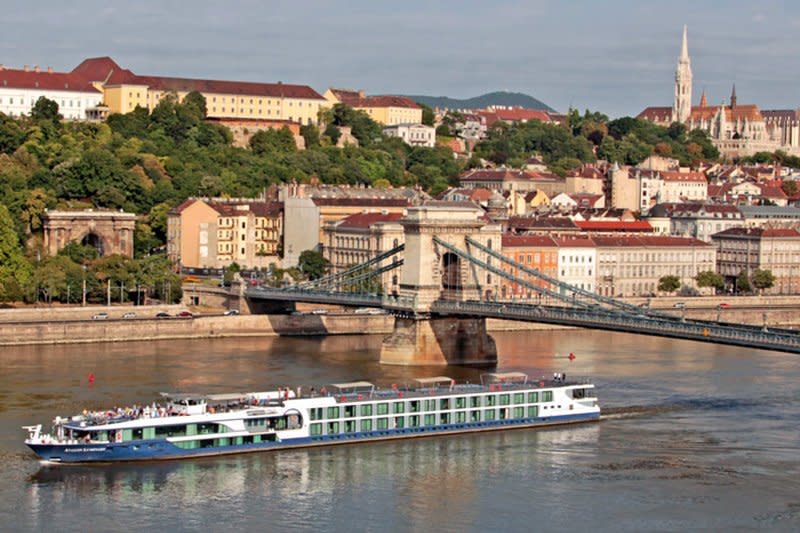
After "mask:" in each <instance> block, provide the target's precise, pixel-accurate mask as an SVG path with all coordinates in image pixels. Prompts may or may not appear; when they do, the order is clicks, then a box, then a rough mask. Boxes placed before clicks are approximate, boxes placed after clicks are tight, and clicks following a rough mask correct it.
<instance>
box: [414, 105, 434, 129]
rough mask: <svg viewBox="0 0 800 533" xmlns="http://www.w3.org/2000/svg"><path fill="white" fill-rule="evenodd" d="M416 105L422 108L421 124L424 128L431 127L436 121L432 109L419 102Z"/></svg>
mask: <svg viewBox="0 0 800 533" xmlns="http://www.w3.org/2000/svg"><path fill="white" fill-rule="evenodd" d="M417 105H418V106H420V107H421V108H422V123H423V124H425V125H426V126H433V123H434V122H435V121H436V113H434V112H433V109H431V108H430V106H427V105H425V104H421V103H419V102H417Z"/></svg>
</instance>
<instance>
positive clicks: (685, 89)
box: [672, 25, 692, 124]
mask: <svg viewBox="0 0 800 533" xmlns="http://www.w3.org/2000/svg"><path fill="white" fill-rule="evenodd" d="M691 115H692V64H691V60H690V59H689V44H688V39H687V30H686V25H684V26H683V40H682V42H681V55H680V57H679V58H678V67H677V68H676V69H675V100H674V102H673V104H672V121H673V122H681V123H683V124H686V123H687V122H688V121H689V118H690V117H691Z"/></svg>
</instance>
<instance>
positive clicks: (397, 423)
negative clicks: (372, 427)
mask: <svg viewBox="0 0 800 533" xmlns="http://www.w3.org/2000/svg"><path fill="white" fill-rule="evenodd" d="M405 425H406V420H405V417H402V416H396V417H394V427H395V428H396V429H403V428H404V427H405Z"/></svg>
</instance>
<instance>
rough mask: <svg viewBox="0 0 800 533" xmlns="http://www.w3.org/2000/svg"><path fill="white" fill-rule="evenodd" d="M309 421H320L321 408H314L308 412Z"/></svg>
mask: <svg viewBox="0 0 800 533" xmlns="http://www.w3.org/2000/svg"><path fill="white" fill-rule="evenodd" d="M308 414H309V418H310V419H311V420H322V407H314V408H312V409H309V410H308Z"/></svg>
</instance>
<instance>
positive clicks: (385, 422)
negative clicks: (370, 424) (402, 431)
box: [375, 418, 389, 429]
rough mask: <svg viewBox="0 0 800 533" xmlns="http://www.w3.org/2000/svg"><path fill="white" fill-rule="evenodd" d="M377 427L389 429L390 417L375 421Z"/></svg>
mask: <svg viewBox="0 0 800 533" xmlns="http://www.w3.org/2000/svg"><path fill="white" fill-rule="evenodd" d="M375 428H376V429H389V419H388V418H379V419H378V420H376V421H375Z"/></svg>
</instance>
